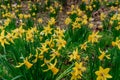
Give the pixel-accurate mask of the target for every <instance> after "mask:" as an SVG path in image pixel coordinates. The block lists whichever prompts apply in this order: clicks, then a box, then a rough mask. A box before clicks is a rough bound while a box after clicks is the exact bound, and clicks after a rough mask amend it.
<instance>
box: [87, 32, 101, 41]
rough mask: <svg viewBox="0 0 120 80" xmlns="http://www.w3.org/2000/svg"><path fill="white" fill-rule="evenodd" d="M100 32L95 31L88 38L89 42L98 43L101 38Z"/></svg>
mask: <svg viewBox="0 0 120 80" xmlns="http://www.w3.org/2000/svg"><path fill="white" fill-rule="evenodd" d="M98 33H99V31H97V32H95V31H93V32H92V34H91V35H89V36H88V42H91V43H95V42H98V39H99V38H101V37H102V36H101V35H98Z"/></svg>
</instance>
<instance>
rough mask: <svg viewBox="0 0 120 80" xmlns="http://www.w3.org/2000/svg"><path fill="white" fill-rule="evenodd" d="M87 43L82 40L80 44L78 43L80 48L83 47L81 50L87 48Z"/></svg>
mask: <svg viewBox="0 0 120 80" xmlns="http://www.w3.org/2000/svg"><path fill="white" fill-rule="evenodd" d="M87 43H88V42H84V43H83V44H82V45H80V48H81V49H83V50H86V48H87Z"/></svg>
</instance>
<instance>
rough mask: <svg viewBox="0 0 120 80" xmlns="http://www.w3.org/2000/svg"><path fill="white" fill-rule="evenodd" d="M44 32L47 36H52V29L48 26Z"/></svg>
mask: <svg viewBox="0 0 120 80" xmlns="http://www.w3.org/2000/svg"><path fill="white" fill-rule="evenodd" d="M42 32H43V33H44V34H45V36H47V35H48V34H52V28H51V27H50V26H49V25H48V26H47V27H44V30H43V31H42Z"/></svg>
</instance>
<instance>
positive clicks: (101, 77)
mask: <svg viewBox="0 0 120 80" xmlns="http://www.w3.org/2000/svg"><path fill="white" fill-rule="evenodd" d="M109 71H110V68H105V69H103V68H102V67H101V66H100V68H99V71H96V72H95V74H96V75H97V80H107V78H112V76H111V75H110V74H108V73H109Z"/></svg>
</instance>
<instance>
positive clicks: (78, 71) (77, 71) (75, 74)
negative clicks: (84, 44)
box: [71, 62, 86, 80]
mask: <svg viewBox="0 0 120 80" xmlns="http://www.w3.org/2000/svg"><path fill="white" fill-rule="evenodd" d="M85 71H86V67H84V66H83V62H80V63H78V62H75V67H73V71H72V72H71V74H72V77H71V80H77V79H81V78H82V73H83V72H85Z"/></svg>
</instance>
